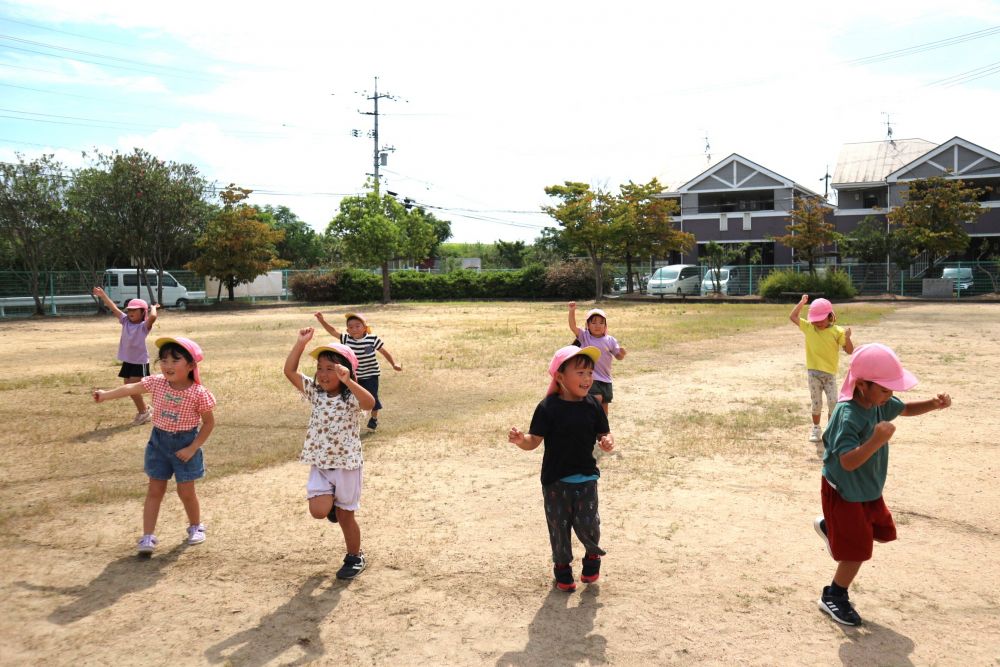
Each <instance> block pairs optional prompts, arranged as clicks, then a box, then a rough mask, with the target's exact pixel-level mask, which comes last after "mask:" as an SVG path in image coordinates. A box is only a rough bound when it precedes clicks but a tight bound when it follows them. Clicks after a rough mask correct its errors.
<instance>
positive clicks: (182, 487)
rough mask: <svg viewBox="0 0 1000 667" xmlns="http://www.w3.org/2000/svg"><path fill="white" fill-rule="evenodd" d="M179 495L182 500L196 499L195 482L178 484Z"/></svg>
mask: <svg viewBox="0 0 1000 667" xmlns="http://www.w3.org/2000/svg"><path fill="white" fill-rule="evenodd" d="M177 495H178V496H179V497H180V498H181V500H189V499H191V498H196V497H197V492H196V491H195V489H194V482H178V483H177Z"/></svg>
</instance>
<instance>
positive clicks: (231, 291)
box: [226, 278, 236, 301]
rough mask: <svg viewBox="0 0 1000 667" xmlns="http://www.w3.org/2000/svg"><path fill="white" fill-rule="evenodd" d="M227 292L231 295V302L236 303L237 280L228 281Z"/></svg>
mask: <svg viewBox="0 0 1000 667" xmlns="http://www.w3.org/2000/svg"><path fill="white" fill-rule="evenodd" d="M226 291H227V292H228V293H229V300H230V301H236V280H234V279H233V278H230V279H229V280H227V281H226Z"/></svg>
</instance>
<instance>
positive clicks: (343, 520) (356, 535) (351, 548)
mask: <svg viewBox="0 0 1000 667" xmlns="http://www.w3.org/2000/svg"><path fill="white" fill-rule="evenodd" d="M337 522H338V523H340V529H341V530H342V531H344V543H345V544H346V545H347V553H349V554H354V555H355V556H357V555H358V554H360V553H361V527H360V526H359V525H358V522H357V520H356V519H355V518H354V512H353V511H351V510H345V509H344V508H342V507H338V508H337Z"/></svg>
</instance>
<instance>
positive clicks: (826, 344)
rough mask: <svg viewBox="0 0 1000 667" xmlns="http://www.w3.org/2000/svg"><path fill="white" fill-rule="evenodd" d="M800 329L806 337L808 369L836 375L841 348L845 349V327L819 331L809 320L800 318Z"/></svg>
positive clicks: (831, 326)
mask: <svg viewBox="0 0 1000 667" xmlns="http://www.w3.org/2000/svg"><path fill="white" fill-rule="evenodd" d="M799 329H801V330H802V333H804V334H805V335H806V368H807V369H809V370H814V371H823V372H824V373H829V374H830V375H836V374H837V368H838V366H839V365H840V348H842V347H844V327H841V326H837V325H836V324H831V325H830V326H828V327H827V328H825V329H817V328H816V325H814V324H813V323H812V322H810V321H809V320H804V319H802V318H799Z"/></svg>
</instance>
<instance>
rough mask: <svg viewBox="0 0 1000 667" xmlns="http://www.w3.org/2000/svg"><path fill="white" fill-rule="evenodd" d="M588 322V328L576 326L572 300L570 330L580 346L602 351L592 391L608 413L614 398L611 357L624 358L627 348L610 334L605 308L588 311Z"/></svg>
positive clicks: (574, 306)
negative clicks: (609, 405)
mask: <svg viewBox="0 0 1000 667" xmlns="http://www.w3.org/2000/svg"><path fill="white" fill-rule="evenodd" d="M586 322H587V328H586V329H581V328H579V327H577V326H576V301H570V302H569V330H570V331H572V332H573V335H574V336H576V340H577V341H578V342H579V346H580V347H596V348H597V349H598V350H599V351H600V353H601V357H600V359H597V360H595V362H596V363H595V364H594V384H593V385H592V386H591V388H590V393H591V394H593V395H594V396H595V397H596V398H597V402H598V403H600V404H601V407H602V408H604V414H608V404H609V403H611V401H612V400H613V399H614V392H613V391H612V389H611V359H612V357H613V358H615V359H617V360H619V361H621V360H622V359H624V358H625V348H624V347H622V346H621V345H619V344H618V341H617V340H615V337H614V336H611V335H609V334H608V316H607V315H605V314H604V311H603V310H601V309H600V308H594V309H592V310H589V311H587V318H586Z"/></svg>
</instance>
